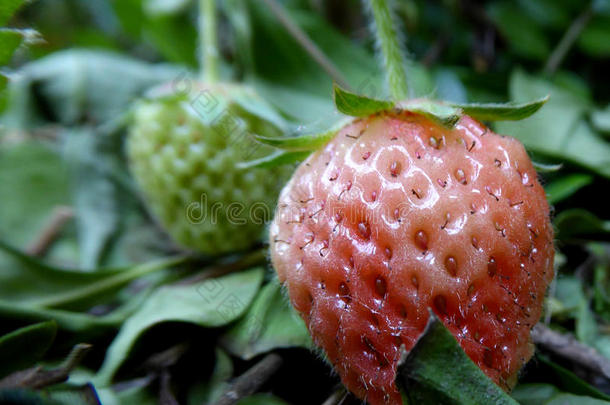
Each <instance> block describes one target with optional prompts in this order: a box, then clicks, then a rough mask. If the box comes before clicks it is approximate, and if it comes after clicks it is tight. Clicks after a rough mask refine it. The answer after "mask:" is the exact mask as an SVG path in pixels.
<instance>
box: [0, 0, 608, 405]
mask: <svg viewBox="0 0 610 405" xmlns="http://www.w3.org/2000/svg"><path fill="white" fill-rule="evenodd" d="M196 3H197V2H195V1H192V0H172V1H159V0H120V1H118V0H117V1H111V0H100V1H74V0H35V1H34V0H33V1H30V2H24V1H21V0H0V27H9V28H0V66H3V67H2V68H1V69H0V110H2V111H3V113H2V114H1V115H0V336H1V337H0V359H2V360H1V361H0V363H1V364H0V402H2V400H4V399H7V398H9V399H10V400H13V401H14V402H17V403H96V402H87V401H92V398H93V399H95V398H99V399H100V400H101V402H102V403H104V404H117V405H118V404H131V403H141V404H155V403H159V401H160V399H159V398H160V395H166V397H165V398H167V395H170V396H171V395H174V394H175V396H176V398H177V400H178V402H179V403H189V404H200V403H211V402H212V401H214V400H216V399H217V398H219V396H220V395H221V394H222V392H223V391H224V390H225V389H226V388H227V387H229V386H230V384H231V382H232V380H233V379H234V378H235V377H237V376H239V375H241V374H242V373H243V372H244V371H245V370H246V369H247V368H249V367H250V366H251V365H252V364H254V363H255V362H256V361H257V359H258V357H257V356H260V355H262V354H264V353H266V352H268V351H271V350H279V352H280V353H281V354H282V356H283V358H284V359H285V365H284V366H283V368H282V371H281V372H279V373H277V374H276V375H274V376H273V377H272V378H271V380H270V381H269V382H268V384H266V385H264V386H263V387H262V389H261V393H258V394H256V395H253V396H250V397H248V398H244V399H243V400H242V401H241V402H240V403H241V404H263V403H265V404H268V403H273V404H275V403H277V404H283V403H322V402H323V401H324V400H325V399H326V397H328V396H330V395H331V394H332V391H333V389H334V387H335V385H336V384H337V383H338V380H337V378H336V376H333V375H331V374H330V371H329V368H328V367H327V365H326V364H325V363H324V360H323V359H321V358H319V357H320V356H317V355H316V354H312V353H311V351H310V349H311V348H312V344H311V342H310V339H309V336H308V333H307V330H306V328H305V326H304V324H303V322H302V321H301V320H300V319H299V318H298V317H297V316H296V315H295V313H294V311H293V310H292V308H291V307H290V306H289V304H288V300H287V298H286V294H285V292H284V291H283V290H282V288H281V287H280V286H279V284H278V283H277V281H276V280H275V279H274V277H273V276H271V274H272V270H271V269H269V268H268V266H267V262H266V258H265V254H264V251H263V250H261V249H260V248H257V250H255V251H251V252H236V253H235V254H231V255H228V256H222V257H221V256H210V257H200V256H198V255H197V254H195V253H193V252H177V251H176V249H175V247H174V246H173V245H172V244H171V242H170V241H169V239H168V238H167V236H166V235H165V233H164V232H163V230H162V229H160V227H159V226H158V224H156V223H155V222H154V221H153V220H152V219H151V217H150V216H149V214H148V213H147V211H146V208H145V207H144V205H143V203H142V202H141V200H140V197H139V195H138V191H137V190H136V188H135V186H134V184H133V180H132V178H131V175H130V172H129V168H128V164H127V161H126V158H125V155H124V152H123V145H124V137H125V125H126V124H127V123H129V120H130V106H131V105H132V103H133V102H134V101H136V100H137V99H138V98H140V97H142V96H144V95H146V94H147V93H148V91H149V89H150V88H152V87H154V86H157V85H160V84H164V83H165V84H167V83H170V84H172V83H173V85H174V86H188V81H186V80H185V78H187V77H191V75H192V71H193V70H194V69H195V67H196V61H197V58H196V55H197V44H196V42H197V28H196V27H197V4H196ZM263 3H264V2H259V1H255V0H226V1H222V2H218V4H219V8H220V12H221V16H222V18H221V19H220V24H219V30H220V32H219V35H218V36H219V38H221V43H220V51H221V56H222V57H223V62H222V63H221V66H220V68H221V69H220V72H221V76H222V78H223V80H227V81H230V80H235V81H238V80H239V81H243V82H245V83H246V84H248V85H250V86H251V87H253V88H254V89H256V91H257V92H258V93H259V95H261V96H263V97H264V98H265V99H266V100H267V101H268V102H270V103H271V104H272V105H273V107H274V108H275V109H277V111H278V112H279V113H280V114H281V115H282V121H283V120H286V121H288V122H290V128H287V129H286V132H287V135H289V136H287V137H283V138H262V137H259V140H260V141H263V142H265V143H269V144H272V145H274V146H278V147H281V148H282V149H284V150H285V151H282V152H278V153H276V154H273V155H270V156H267V157H264V158H261V159H257V160H256V161H252V162H242V163H241V164H240V167H242V170H248V168H249V167H253V166H271V165H275V164H286V163H287V162H294V161H298V160H302V159H304V158H305V157H306V156H307V154H308V153H310V151H311V150H313V149H315V148H316V147H317V146H319V145H321V144H324V143H325V142H326V141H327V140H328V139H329V137H331V136H332V135H333V134H334V132H333V130H332V129H331V130H330V131H329V130H328V128H332V125H333V124H336V123H337V122H339V121H340V120H341V119H342V118H344V116H343V115H342V114H347V115H352V116H361V115H366V114H370V113H374V112H376V111H379V110H381V109H387V108H391V107H394V106H398V107H399V108H407V109H411V110H413V111H417V112H420V113H425V114H429V115H430V116H433V117H435V118H436V119H438V120H439V121H441V122H443V123H445V124H447V125H451V124H452V123H454V122H455V119H456V117H457V115H458V114H460V113H462V112H466V113H468V114H472V115H474V116H476V117H478V118H479V119H481V120H483V121H486V122H489V123H490V125H492V126H493V128H494V129H495V130H496V131H498V132H500V133H503V134H506V135H510V136H515V137H517V138H519V139H520V140H521V141H522V142H523V143H524V144H525V146H526V148H527V150H528V152H529V153H530V154H531V155H532V156H533V158H534V160H535V161H536V162H539V163H540V166H539V167H546V168H547V169H548V168H550V169H552V170H550V171H544V172H542V171H540V176H541V178H542V181H543V184H544V185H545V189H546V191H547V194H548V197H549V202H550V203H551V204H552V205H553V207H554V214H553V223H554V227H555V230H556V239H557V244H556V246H557V257H556V271H557V279H556V281H555V282H554V285H553V286H552V287H551V289H550V291H549V295H548V298H547V311H546V313H545V315H544V320H543V321H544V322H545V323H546V324H547V325H548V326H549V327H551V328H553V329H554V330H557V331H559V332H561V333H567V334H572V335H574V336H575V337H576V339H577V340H578V341H579V342H581V343H583V344H585V345H588V346H590V347H593V348H595V349H596V350H597V352H598V353H599V354H600V355H601V356H605V358H610V327H609V326H610V243H609V242H610V214H609V213H608V209H607V207H608V204H607V202H606V201H605V200H606V199H605V194H604V191H605V190H607V189H608V187H609V186H610V82H609V81H608V80H607V71H608V67H609V65H608V55H610V48H609V44H610V3H609V2H608V1H607V0H594V1H591V2H577V1H571V0H515V1H509V0H487V1H483V2H476V1H452V0H447V1H445V0H443V1H441V0H438V1H427V0H412V1H405V2H396V3H397V4H396V6H397V12H398V17H399V18H398V21H397V22H398V24H397V26H398V27H399V28H400V29H401V30H403V31H404V32H405V33H406V35H405V36H404V38H402V39H401V41H402V43H401V46H403V45H404V46H405V47H406V48H408V49H409V55H408V56H409V60H408V62H407V66H406V70H407V72H408V79H409V80H408V84H409V90H410V92H412V93H413V95H414V96H415V97H416V99H415V100H411V101H409V102H399V103H394V102H388V101H387V100H388V99H389V95H390V94H391V91H389V90H390V89H387V88H386V87H385V85H384V84H383V83H384V81H383V75H382V73H381V70H382V69H381V68H380V65H381V64H380V63H379V61H378V60H377V59H376V58H375V56H374V51H375V44H374V41H373V40H372V39H371V36H370V34H369V32H368V30H367V25H368V23H367V22H366V19H367V18H368V17H369V16H368V14H367V13H365V12H364V11H363V9H362V7H361V2H360V1H359V0H328V1H309V0H283V1H280V3H281V4H282V5H283V7H284V8H285V10H286V12H287V15H288V17H289V18H290V20H292V21H293V22H294V23H295V24H296V25H297V26H298V27H300V28H301V29H302V30H303V31H304V32H305V33H306V34H307V35H308V36H309V37H310V38H311V39H312V41H313V42H314V43H315V44H316V45H317V46H318V47H319V48H320V50H321V51H322V52H323V53H324V54H325V55H326V57H327V58H328V59H329V61H330V62H332V64H333V65H334V66H336V68H337V70H338V71H340V72H341V74H342V75H343V76H344V77H345V79H346V81H347V84H348V85H349V87H350V88H349V89H348V88H346V89H341V88H339V87H337V86H333V79H332V78H330V77H329V76H328V75H327V74H326V73H325V71H324V69H322V68H321V67H319V66H318V64H316V62H315V61H314V60H313V58H311V57H310V55H309V54H308V53H307V51H305V50H304V49H303V48H302V47H301V46H300V45H299V43H298V42H297V41H296V40H295V39H294V38H293V37H292V36H291V35H289V34H288V32H287V31H286V29H285V27H284V26H283V25H282V24H281V23H280V22H279V21H278V20H277V18H276V17H275V16H274V15H273V13H271V12H270V10H269V8H268V7H266V6H265V5H264V4H263ZM28 27H31V28H28ZM34 30H36V31H34ZM36 32H39V33H40V34H37V33H36ZM569 32H575V36H573V38H570V35H572V34H567V33H569ZM38 35H39V36H40V37H41V38H42V39H43V40H44V41H40V40H36V39H37V38H39V36H38ZM566 36H567V37H568V38H567V40H566ZM566 44H567V45H566ZM24 45H27V46H24ZM386 45H387V44H386ZM395 59H396V58H395ZM9 79H10V83H9ZM7 83H9V84H8V88H7V89H6V90H4V91H3V88H4V87H5V86H6V85H7ZM182 90H187V91H188V90H189V89H188V87H185V88H182ZM357 94H358V95H360V96H358V95H357ZM333 96H334V102H335V103H336V106H337V109H335V107H334V104H333ZM546 96H550V98H549V99H548V101H547V99H546V98H545V97H546ZM423 98H426V99H427V100H428V101H422V99H423ZM441 100H442V102H441ZM533 100H534V101H533ZM507 102H508V103H509V104H506V103H507ZM545 102H546V103H545ZM240 103H242V104H243V106H244V108H248V106H249V105H250V104H251V103H249V102H248V100H246V99H244V100H240ZM542 104H544V106H543V105H542ZM538 109H540V110H539V111H537V112H536V114H534V115H532V113H533V112H535V111H536V110H538ZM257 113H259V114H260V113H264V114H267V113H270V112H268V111H267V112H265V111H257ZM272 113H273V114H275V112H272ZM530 115H531V116H530ZM515 118H519V119H521V118H523V120H521V121H500V120H499V119H515ZM496 121H497V122H496ZM58 210H59V211H58ZM66 210H67V211H68V212H70V215H69V219H67V221H66V222H65V223H63V226H60V228H59V229H55V230H53V221H54V219H57V215H58V214H57V213H58V212H60V211H61V212H66ZM49 230H50V231H49ZM46 231H49V232H50V234H51V235H52V238H51V239H50V240H48V241H45V240H44V236H45V233H46ZM229 304H234V305H232V306H231V305H229ZM56 335H57V338H56ZM82 342H88V343H91V344H92V345H93V347H92V349H91V352H90V354H89V355H88V356H87V357H86V358H84V360H83V361H82V362H81V363H80V366H78V368H75V369H72V370H71V375H70V379H69V380H68V381H67V382H64V383H61V384H52V385H49V386H46V388H45V389H44V390H37V389H34V388H31V387H30V388H27V387H26V388H25V389H23V388H19V389H17V388H15V386H14V384H13V385H10V384H9V383H7V381H6V380H3V378H5V377H6V376H9V375H12V374H13V373H14V372H18V371H21V370H24V369H27V368H30V369H29V370H31V367H37V366H40V369H41V370H43V371H44V370H57V367H59V366H58V364H60V363H61V361H62V360H63V359H65V358H66V354H67V353H68V352H69V351H70V348H71V347H72V346H74V345H76V344H78V343H82ZM79 360H80V359H79ZM406 364H407V366H406V367H405V368H404V369H403V371H404V373H402V374H401V376H402V377H404V381H403V382H404V383H405V386H407V387H409V388H410V390H409V391H410V394H408V396H409V397H411V400H412V403H420V402H419V401H421V400H423V399H426V400H428V401H436V402H439V403H452V404H468V403H487V402H488V401H489V398H490V396H493V397H494V398H496V399H497V400H498V401H501V402H498V403H515V402H518V403H520V404H525V405H527V404H541V403H544V404H568V403H569V404H572V403H574V404H576V403H578V404H580V405H584V404H604V403H610V400H609V398H608V396H607V395H606V394H607V393H608V392H610V391H609V388H608V387H609V386H610V385H609V384H608V380H607V379H606V378H604V377H601V376H598V375H595V373H593V372H590V371H588V370H587V369H586V367H585V368H583V367H582V365H578V364H575V363H573V362H572V361H571V360H570V359H565V358H562V357H561V356H557V355H556V354H555V353H553V352H551V351H548V350H546V349H544V348H543V347H541V348H540V349H539V355H537V357H536V358H535V360H533V361H532V362H530V364H529V365H528V366H527V367H526V369H525V370H524V372H523V374H522V376H521V379H520V382H519V384H518V385H517V386H516V388H515V390H514V391H513V392H512V393H511V394H510V396H509V395H508V394H506V393H504V392H501V391H499V390H498V389H497V387H495V386H493V385H490V384H491V383H490V381H489V380H487V379H486V377H484V376H483V375H482V373H481V372H480V371H479V370H478V369H477V368H476V367H474V368H473V364H472V363H471V362H470V361H469V360H468V359H467V358H466V357H465V355H464V353H463V352H462V351H461V350H460V349H459V347H456V344H455V340H454V339H453V338H452V337H451V336H450V335H448V333H447V331H446V330H445V329H444V328H443V327H442V325H440V324H438V323H432V324H431V325H430V327H429V328H428V332H427V334H426V335H424V336H423V337H422V338H421V339H420V342H419V343H418V346H417V348H416V349H415V350H413V351H412V353H411V354H409V356H408V357H407V360H406ZM60 365H61V364H60ZM577 376H578V377H577ZM303 377H304V378H303ZM13 378H14V376H13ZM20 378H23V376H22V377H20ZM165 378H168V379H169V383H168V384H166V385H164V384H165V383H164V382H163V381H166V382H167V380H164V379H165ZM314 386H315V387H319V388H316V389H315V390H314V389H312V388H311V387H314ZM163 387H165V388H163ZM458 388H459V389H458ZM463 389H464V390H463ZM466 389H467V390H466ZM465 392H467V393H468V395H465ZM28 401H29V402H28ZM36 401H37V402H36Z"/></svg>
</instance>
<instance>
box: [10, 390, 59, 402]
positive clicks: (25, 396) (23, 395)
mask: <svg viewBox="0 0 610 405" xmlns="http://www.w3.org/2000/svg"><path fill="white" fill-rule="evenodd" d="M0 404H10V405H58V404H57V402H55V401H51V400H50V399H48V398H46V397H45V396H43V395H42V394H41V393H39V392H37V391H34V390H30V389H25V388H6V389H0Z"/></svg>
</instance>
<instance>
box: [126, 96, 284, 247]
mask: <svg viewBox="0 0 610 405" xmlns="http://www.w3.org/2000/svg"><path fill="white" fill-rule="evenodd" d="M171 90H172V89H171V88H170V87H169V86H165V87H163V88H160V89H157V90H155V96H154V97H151V98H148V99H144V100H141V101H140V102H139V103H138V104H137V105H136V106H135V108H134V110H133V123H132V125H131V127H130V129H129V136H128V140H127V154H128V157H129V163H130V169H131V172H132V174H133V176H134V177H135V180H136V182H137V184H138V186H139V188H140V190H141V192H142V195H143V197H144V200H145V201H146V203H147V206H148V208H149V210H150V212H151V213H152V215H153V217H154V218H155V219H156V220H157V221H158V222H159V223H160V224H161V225H162V227H163V228H165V229H166V230H167V232H168V233H169V235H170V236H171V237H172V239H173V240H174V241H175V242H176V244H177V245H179V246H180V247H182V248H184V249H187V250H194V251H198V252H203V253H207V254H214V255H217V254H222V253H227V252H232V251H240V250H245V249H248V248H249V247H251V246H252V245H254V244H255V243H257V242H258V241H260V240H261V239H262V238H263V232H264V228H265V223H266V222H268V220H269V219H270V218H271V215H272V209H273V206H274V205H275V200H276V198H277V194H278V193H279V189H280V185H281V183H282V180H283V179H285V176H283V177H282V175H281V174H282V170H280V169H250V170H242V169H238V168H237V167H236V165H237V164H238V163H239V162H243V161H247V160H251V159H254V158H257V157H260V156H262V155H265V154H267V153H270V150H269V148H267V147H265V146H262V145H260V144H258V143H256V142H255V141H254V140H253V139H252V137H251V133H252V132H254V133H257V134H260V135H263V134H264V135H267V136H277V135H279V134H280V130H279V129H278V127H277V126H275V125H274V124H273V123H272V122H271V121H270V120H267V119H266V117H265V116H262V115H265V114H258V111H262V112H264V113H267V115H271V113H269V111H270V107H267V106H266V105H265V103H264V101H263V100H262V99H260V98H258V97H257V96H256V95H255V94H254V93H253V92H251V91H250V90H249V89H247V88H244V87H241V86H231V85H216V86H214V87H206V86H204V85H197V86H193V87H192V88H191V90H190V91H189V92H183V93H177V94H176V93H175V92H172V91H171ZM236 100H241V101H242V102H241V103H238V102H236ZM243 105H247V106H248V107H249V108H251V109H250V110H246V109H245V108H243ZM284 173H285V171H284Z"/></svg>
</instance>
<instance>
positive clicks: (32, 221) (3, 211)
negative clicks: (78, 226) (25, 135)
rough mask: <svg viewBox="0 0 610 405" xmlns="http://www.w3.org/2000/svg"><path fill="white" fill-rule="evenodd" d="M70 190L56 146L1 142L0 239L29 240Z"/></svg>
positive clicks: (63, 202)
mask: <svg viewBox="0 0 610 405" xmlns="http://www.w3.org/2000/svg"><path fill="white" fill-rule="evenodd" d="M69 194H70V193H69V178H68V169H67V166H66V164H65V162H63V161H62V160H61V157H60V155H59V154H58V153H57V152H56V151H55V150H53V149H51V148H50V147H48V146H47V145H45V144H43V143H41V142H35V141H26V142H20V143H8V142H6V143H4V142H3V143H0V200H1V201H2V203H1V204H0V239H4V240H7V241H10V242H11V243H13V244H14V245H17V246H25V245H27V244H28V243H31V242H32V241H33V240H34V239H35V238H36V236H37V235H38V234H39V233H40V231H41V230H42V229H43V228H44V227H45V225H46V223H47V222H48V220H49V217H50V215H51V214H52V212H53V209H54V208H55V207H56V206H61V205H68V204H69V201H70V200H69ZM41 195H44V198H40V196H41ZM1 262H2V260H1V258H0V263H1ZM0 267H1V264H0ZM1 278H2V275H1V273H0V279H1ZM0 289H1V286H0Z"/></svg>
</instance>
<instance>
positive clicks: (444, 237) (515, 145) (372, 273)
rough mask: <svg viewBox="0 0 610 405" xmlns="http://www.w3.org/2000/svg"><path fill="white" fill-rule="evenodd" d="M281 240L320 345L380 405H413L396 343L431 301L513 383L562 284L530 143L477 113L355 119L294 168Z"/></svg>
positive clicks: (279, 260)
mask: <svg viewBox="0 0 610 405" xmlns="http://www.w3.org/2000/svg"><path fill="white" fill-rule="evenodd" d="M270 244H271V257H272V261H273V265H274V267H275V269H276V270H277V274H278V277H279V279H280V281H281V282H282V283H284V284H285V285H286V286H287V288H288V292H289V295H290V300H291V302H292V304H293V305H294V307H295V308H296V309H297V311H298V312H299V313H300V314H301V316H302V317H303V319H304V320H305V322H306V324H307V326H308V328H309V331H310V333H311V335H312V337H313V339H314V341H315V342H316V343H317V345H319V346H320V347H321V348H322V349H324V351H325V353H326V355H327V357H328V359H329V360H330V361H331V362H332V363H333V365H334V367H335V370H336V371H337V373H338V374H339V375H340V376H341V379H342V381H343V383H344V384H345V385H346V387H347V388H348V389H350V390H351V391H352V392H353V393H355V394H356V395H357V396H358V397H359V398H361V399H363V400H366V401H367V402H368V403H370V404H372V405H381V404H392V405H398V404H401V403H402V401H401V397H400V394H399V392H398V389H397V387H396V385H395V378H396V369H397V363H398V360H399V356H400V351H399V349H400V347H401V345H404V346H405V347H406V349H407V350H411V349H412V348H413V346H414V345H415V343H416V341H417V339H418V338H419V336H420V335H421V334H422V333H423V331H424V328H425V327H426V324H427V322H428V318H429V312H428V309H429V308H430V309H432V310H433V311H434V312H435V313H436V315H437V316H438V317H439V319H441V321H442V322H443V323H444V324H445V326H446V327H447V328H448V329H449V331H451V332H452V333H453V335H454V336H455V337H456V339H457V340H458V342H459V343H460V345H461V347H462V348H463V349H464V351H465V352H466V354H467V355H468V356H469V357H470V358H471V359H472V360H473V361H474V362H475V363H476V364H477V365H478V366H479V367H480V368H481V369H482V370H483V371H484V372H485V374H487V375H488V376H489V377H490V378H491V379H493V380H494V381H495V382H496V383H497V384H498V385H500V386H501V387H503V388H505V389H508V388H509V387H510V386H511V383H512V382H513V381H514V380H515V377H516V374H517V372H518V371H519V369H520V368H521V367H522V366H523V364H525V362H526V361H527V360H528V359H529V358H530V357H531V355H532V352H533V345H532V344H531V341H530V329H531V328H532V327H533V326H534V325H535V324H536V322H537V321H538V319H539V317H540V313H541V310H542V303H543V299H544V294H545V290H546V288H547V286H548V284H549V282H550V280H551V279H552V278H553V253H554V251H553V230H552V227H551V223H550V220H549V206H548V204H547V202H546V199H545V194H544V190H543V188H542V187H541V186H540V184H539V183H538V181H537V179H536V172H535V170H534V168H533V166H532V163H531V161H530V159H529V158H528V156H527V153H526V151H525V149H524V148H523V146H522V145H521V144H520V143H519V142H518V141H517V140H516V139H514V138H509V137H501V136H499V135H496V134H494V133H493V132H492V131H491V130H489V129H488V128H486V127H485V126H484V125H482V124H480V123H479V122H477V121H475V120H474V119H472V118H470V117H468V116H462V117H461V119H460V120H459V122H458V123H457V125H455V127H453V128H451V129H449V128H446V127H443V126H440V125H438V124H437V123H435V122H433V121H432V120H430V119H429V118H427V117H425V116H423V115H420V114H416V113H412V112H409V111H401V110H388V111H383V112H379V113H377V114H373V115H370V116H367V117H363V118H358V119H355V120H353V121H352V123H350V124H348V125H346V126H345V127H343V128H342V129H341V130H340V131H338V133H337V134H336V135H335V136H334V138H333V139H331V140H330V142H328V143H327V144H326V145H325V146H323V147H322V148H321V149H319V150H318V151H316V152H314V153H313V154H312V155H311V156H310V157H309V158H308V159H307V160H305V161H304V162H303V163H302V164H301V166H300V167H299V168H298V169H297V171H296V172H295V173H294V175H293V177H292V179H291V180H290V182H289V183H288V184H287V185H286V187H285V188H284V190H283V191H282V193H281V195H280V198H279V204H278V208H277V211H276V214H275V219H274V221H273V223H272V225H271V228H270ZM448 372H449V371H448Z"/></svg>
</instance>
